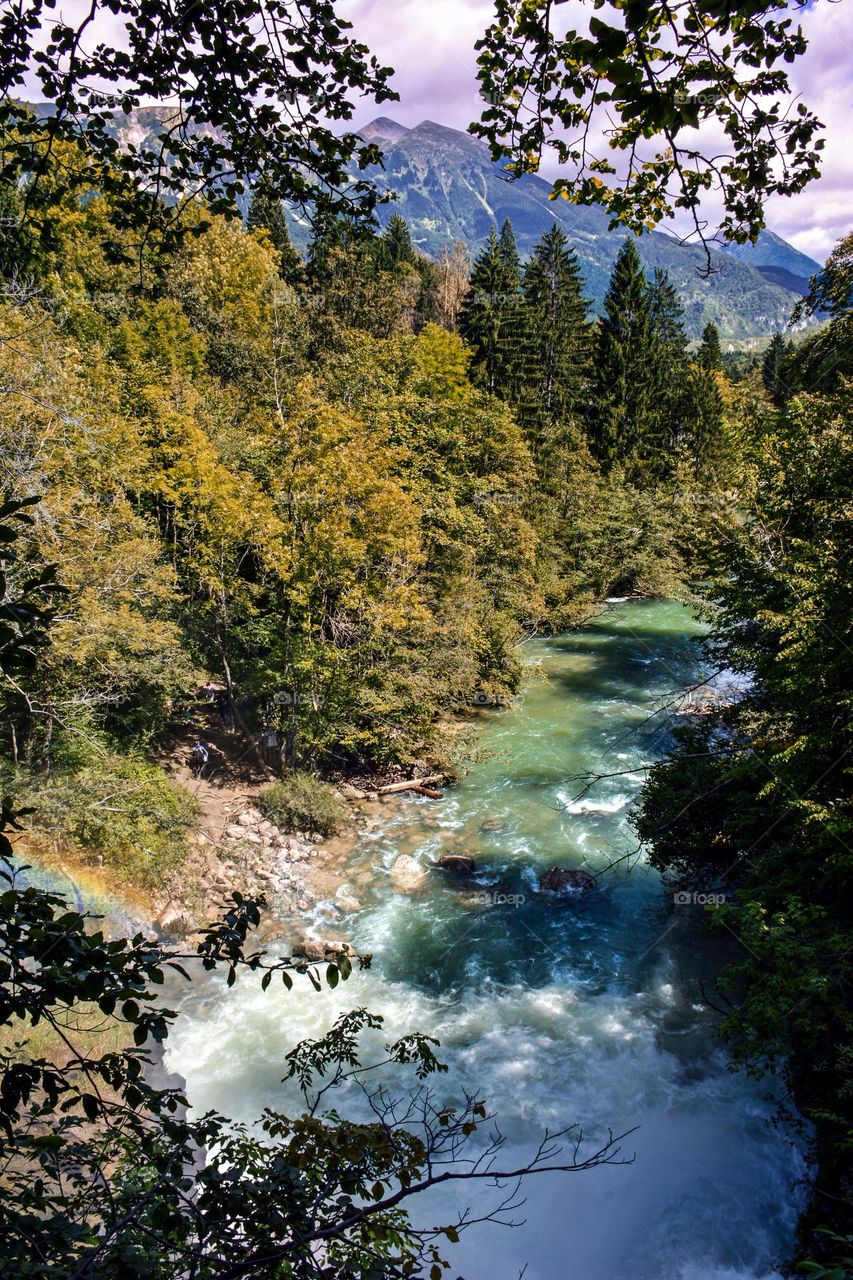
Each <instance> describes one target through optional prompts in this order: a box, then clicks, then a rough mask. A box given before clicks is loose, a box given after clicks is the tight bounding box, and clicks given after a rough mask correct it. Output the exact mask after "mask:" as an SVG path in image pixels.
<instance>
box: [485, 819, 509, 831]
mask: <svg viewBox="0 0 853 1280" xmlns="http://www.w3.org/2000/svg"><path fill="white" fill-rule="evenodd" d="M505 826H506V823H505V822H504V820H503V818H486V820H485V822H481V823H480V830H481V831H503V829H504V827H505Z"/></svg>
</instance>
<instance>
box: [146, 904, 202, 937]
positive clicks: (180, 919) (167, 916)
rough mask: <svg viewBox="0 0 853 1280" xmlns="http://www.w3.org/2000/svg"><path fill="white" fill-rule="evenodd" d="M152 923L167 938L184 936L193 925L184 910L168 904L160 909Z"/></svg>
mask: <svg viewBox="0 0 853 1280" xmlns="http://www.w3.org/2000/svg"><path fill="white" fill-rule="evenodd" d="M154 924H155V926H156V927H157V929H159V931H160V933H163V934H165V935H166V937H167V938H184V937H186V935H187V934H188V933H189V932H190V930H191V929H192V927H193V925H192V920H191V919H190V917H189V916H188V915H187V913H186V911H184V910H183V909H182V908H181V907H176V906H168V907H166V908H165V910H164V911H161V912H160V915H159V916H158V917H157V919H156V920H155V921H154Z"/></svg>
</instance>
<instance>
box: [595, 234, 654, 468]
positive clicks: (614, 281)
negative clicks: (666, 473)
mask: <svg viewBox="0 0 853 1280" xmlns="http://www.w3.org/2000/svg"><path fill="white" fill-rule="evenodd" d="M652 349H653V338H652V320H651V312H650V304H649V288H648V282H647V280H646V275H645V272H644V270H643V264H642V261H641V259H640V255H639V253H638V252H637V249H636V246H635V244H634V241H633V239H632V238H630V237H629V238H627V239H626V240H625V242H624V243H623V245H622V248H621V249H620V250H619V255H618V257H617V259H616V263H615V265H614V268H613V274H612V275H611V277H610V286H609V288H608V290H607V296H606V297H605V299H604V316H603V317H602V319H601V322H600V325H599V329H598V337H597V341H596V349H595V368H594V384H593V395H592V405H593V409H592V427H591V444H592V447H593V451H594V452H595V454H596V455H597V457H598V459H599V461H600V462H601V463H602V465H603V466H604V467H605V469H610V468H611V467H612V466H614V465H615V464H626V465H627V467H628V470H629V471H633V472H636V470H637V469H638V468H639V469H640V470H641V469H642V458H643V456H644V454H645V452H646V445H647V441H648V439H649V437H650V436H651V435H653V428H654V422H653V417H652V409H653V406H652V389H653V383H654V379H653V371H652V368H651V358H652Z"/></svg>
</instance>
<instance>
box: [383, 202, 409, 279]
mask: <svg viewBox="0 0 853 1280" xmlns="http://www.w3.org/2000/svg"><path fill="white" fill-rule="evenodd" d="M416 257H417V255H416V253H415V246H414V245H413V244H412V235H411V232H410V231H409V224H408V222H407V221H406V219H405V218H401V217H400V215H399V213H392V214H391V217H390V219H389V220H388V226H387V227H386V228H385V230H384V232H383V233H382V235H381V236H380V237H379V241H378V244H377V264H378V266H379V267H380V268H381V269H382V270H383V271H393V270H394V269H395V268H396V267H400V266H404V265H409V266H414V265H415V261H416Z"/></svg>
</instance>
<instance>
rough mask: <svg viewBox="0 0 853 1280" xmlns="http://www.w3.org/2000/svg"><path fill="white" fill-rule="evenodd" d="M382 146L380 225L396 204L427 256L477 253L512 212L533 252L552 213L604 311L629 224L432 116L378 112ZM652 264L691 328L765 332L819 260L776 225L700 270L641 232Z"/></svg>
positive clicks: (733, 334)
mask: <svg viewBox="0 0 853 1280" xmlns="http://www.w3.org/2000/svg"><path fill="white" fill-rule="evenodd" d="M358 132H359V133H360V134H361V136H362V137H365V138H369V139H370V140H371V141H375V142H378V143H380V145H382V150H383V161H384V164H383V166H382V167H378V166H377V167H371V168H369V169H367V170H365V173H364V174H363V175H362V176H367V177H369V178H370V179H371V180H373V181H374V182H376V184H377V186H378V187H379V188H380V190H382V191H383V192H386V193H388V194H393V195H394V197H395V198H394V199H393V200H392V201H390V202H389V203H388V204H384V205H382V206H380V208H379V211H378V216H379V221H380V224H382V225H386V224H387V222H388V220H389V219H390V217H391V215H392V214H393V213H399V214H400V215H401V216H402V217H404V218H405V219H406V221H407V222H408V224H409V228H410V231H411V234H412V240H413V243H414V244H415V246H416V247H417V248H418V249H420V250H421V251H422V252H424V253H426V254H427V255H429V256H431V257H432V256H435V254H436V253H437V252H438V251H439V249H441V248H442V247H443V246H444V245H447V244H450V243H451V242H452V241H454V240H462V241H464V242H465V244H466V245H467V246H468V248H469V249H470V250H471V251H472V252H473V253H476V252H477V250H478V249H480V248H481V247H482V245H483V244H484V243H485V241H486V239H487V237H488V234H489V230H490V229H491V228H493V227H495V228H497V229H499V228H500V225H501V223H502V222H503V220H504V218H507V217H508V218H509V219H510V221H511V222H512V224H513V227H514V229H515V233H516V239H517V241H518V246H519V251H520V252H521V254H522V256H523V257H526V256H528V255H529V253H530V252H531V250H532V248H533V245H534V244H535V242H536V240H538V239H539V237H540V236H541V235H542V233H543V232H544V231H545V230H546V229H547V228H548V227H549V226H551V225H552V224H553V223H554V222H556V223H558V225H560V226H561V228H562V229H563V231H564V232H565V233H566V235H567V237H568V240H569V243H570V244H571V246H572V247H573V248H574V249H575V250H576V252H577V254H578V258H579V261H580V266H581V272H582V274H583V277H584V282H585V285H586V290H587V295H588V297H589V298H590V302H591V304H592V306H593V309H594V310H596V311H600V309H601V305H602V302H603V298H604V294H605V292H606V289H607V283H608V280H609V276H610V271H611V269H612V266H613V262H614V261H615V259H616V255H617V253H618V251H619V247H620V245H621V244H622V242H623V240H624V239H625V238H626V236H627V235H629V234H630V233H629V232H628V231H627V230H623V229H621V228H618V227H617V228H615V229H613V230H611V229H610V227H609V225H608V217H607V215H606V214H605V213H604V212H603V211H602V210H601V209H598V208H596V207H593V206H583V205H573V204H570V203H569V202H568V201H564V200H552V199H550V195H551V184H550V183H549V182H547V181H546V180H545V179H544V178H540V177H539V176H538V175H535V174H531V175H526V176H524V177H522V178H518V179H516V180H513V181H510V180H508V179H507V177H506V175H505V173H504V172H503V170H502V168H501V165H500V164H499V163H496V162H495V161H493V160H492V159H491V157H490V155H489V151H488V148H487V146H486V144H485V143H484V142H481V141H480V140H479V139H476V138H473V137H471V136H470V135H469V134H466V133H463V132H461V131H460V130H457V129H452V128H450V127H449V126H447V125H442V124H440V123H438V122H437V121H434V120H423V121H421V122H420V123H419V124H417V125H414V126H412V127H407V126H405V125H401V124H399V122H398V121H396V120H393V119H392V118H391V117H388V116H379V117H377V118H376V119H374V120H372V121H370V122H369V123H368V124H366V125H364V126H363V127H362V128H361V129H359V130H358ZM293 233H294V240H295V241H296V243H297V244H299V245H300V246H302V247H304V245H305V243H306V242H307V238H308V235H307V228H306V226H305V224H304V223H303V224H302V225H301V226H300V224H299V220H298V219H294V224H293ZM636 242H637V248H638V249H639V251H640V256H641V257H642V259H643V261H644V263H645V265H646V269H647V270H648V271H649V273H651V272H652V271H654V269H655V268H661V269H664V270H667V271H669V273H670V275H671V276H672V279H673V282H674V284H675V286H676V288H677V289H678V292H679V295H680V296H681V299H682V303H683V305H684V308H685V318H686V323H687V327H688V331H689V332H690V334H691V336H692V337H698V336H699V334H700V333H701V331H702V328H703V327H704V325H705V323H706V322H707V321H708V320H713V321H714V322H715V323H716V324H717V325H718V327H719V328H720V332H721V334H722V336H723V337H725V338H729V339H749V338H760V337H767V336H769V335H771V334H773V333H776V332H778V331H780V330H782V329H784V328H786V327H787V324H788V320H789V318H790V314H791V311H792V310H793V307H794V305H795V303H796V301H797V299H798V298H799V297H800V296H801V295H802V294H803V293H804V292H806V290H807V288H808V276H809V275H811V274H813V273H814V271H816V270H819V269H820V268H819V264H818V263H816V262H814V261H813V260H811V259H809V258H807V257H806V255H804V254H800V253H799V251H798V250H796V249H794V247H793V246H792V245H788V244H787V243H786V242H785V241H784V240H783V239H782V238H781V237H780V236H777V235H776V234H775V233H773V232H767V233H762V236H761V237H759V241H758V243H757V244H756V245H754V246H753V245H750V246H748V247H742V246H732V247H731V249H728V248H727V249H713V250H712V263H713V272H712V274H711V275H710V277H708V278H707V279H703V278H702V274H701V273H702V270H703V268H704V266H705V263H706V260H705V254H704V250H703V249H702V248H701V247H698V246H694V245H688V244H683V243H682V242H680V241H678V240H676V239H675V238H674V237H672V236H669V235H666V234H665V233H663V232H659V231H653V232H651V233H648V234H647V235H644V236H641V237H636Z"/></svg>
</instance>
